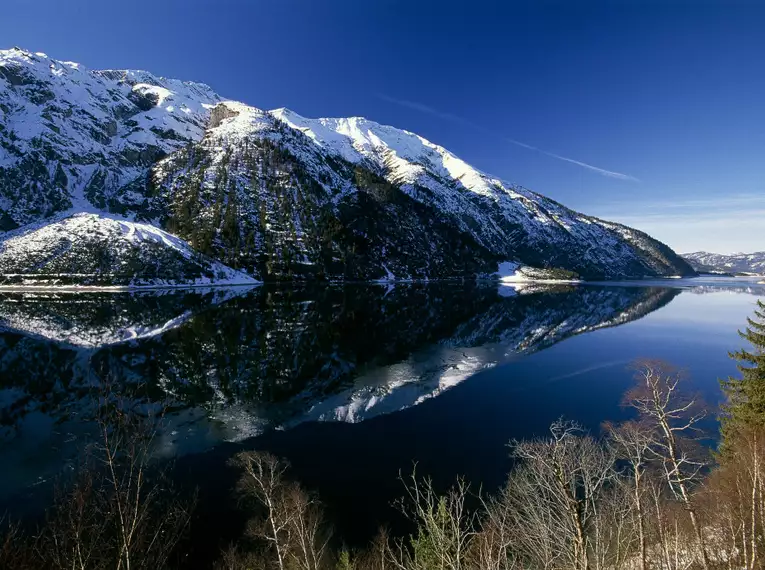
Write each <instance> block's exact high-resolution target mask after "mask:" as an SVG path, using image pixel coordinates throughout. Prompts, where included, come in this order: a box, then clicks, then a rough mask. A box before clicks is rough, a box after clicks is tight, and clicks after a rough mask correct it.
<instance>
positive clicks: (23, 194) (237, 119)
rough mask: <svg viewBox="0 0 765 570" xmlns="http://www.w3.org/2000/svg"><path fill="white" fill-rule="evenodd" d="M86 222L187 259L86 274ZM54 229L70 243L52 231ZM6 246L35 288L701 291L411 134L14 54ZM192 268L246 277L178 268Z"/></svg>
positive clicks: (2, 65)
mask: <svg viewBox="0 0 765 570" xmlns="http://www.w3.org/2000/svg"><path fill="white" fill-rule="evenodd" d="M83 212H87V213H90V214H96V216H93V217H90V218H88V231H89V232H90V236H91V237H90V238H89V239H90V240H91V241H90V242H89V243H92V242H93V240H95V241H99V240H100V238H99V237H98V236H112V238H113V237H114V236H115V235H116V234H114V231H113V230H114V229H115V224H119V223H122V222H121V220H124V221H126V222H127V221H130V222H135V223H142V224H144V226H154V227H155V228H156V232H155V234H154V235H166V234H167V233H169V234H171V237H173V238H177V241H173V240H172V239H167V240H166V239H150V240H140V241H133V242H131V246H130V247H122V246H124V245H125V243H126V242H125V240H124V239H121V238H120V239H112V238H109V237H104V239H103V240H102V241H101V245H102V247H100V248H99V258H98V259H95V258H94V257H93V256H90V257H89V258H88V263H86V264H84V265H85V266H83V263H82V262H81V260H77V259H76V256H74V255H65V254H62V253H61V252H64V251H65V250H66V249H67V248H70V247H72V246H73V245H74V244H76V243H77V240H79V239H81V236H79V235H78V234H73V235H69V234H68V233H67V232H68V229H67V228H69V227H70V226H72V225H75V226H78V227H79V226H81V225H82V224H81V222H82V220H79V221H77V222H71V221H63V220H65V219H66V218H69V217H71V216H72V215H74V214H79V213H83ZM48 223H54V224H58V226H56V229H55V231H42V228H43V227H44V226H46V225H47V224H48ZM29 224H32V225H31V226H28V225H29ZM62 224H63V225H62ZM124 227H127V226H124ZM11 230H13V231H11ZM2 231H6V232H10V235H11V236H12V238H10V239H12V240H14V241H13V242H12V244H11V241H10V239H9V236H8V235H6V236H5V237H3V236H2V235H1V234H0V271H4V272H9V271H11V272H13V274H29V275H32V276H33V280H34V281H39V280H40V279H43V280H46V279H47V278H48V277H49V276H51V275H55V276H62V275H66V274H68V275H70V276H71V279H70V281H71V282H74V281H77V280H78V279H79V277H77V276H79V275H82V274H86V275H85V278H86V281H87V282H98V283H101V284H108V283H110V282H111V283H114V284H125V283H128V284H130V283H133V284H135V283H141V284H144V285H146V284H149V285H150V284H152V283H169V282H176V281H177V282H188V281H189V280H192V281H193V280H196V279H198V278H200V279H201V278H202V276H200V275H201V274H200V271H201V273H204V275H205V276H206V277H204V278H205V279H208V280H210V281H211V282H212V281H214V279H212V278H211V277H210V275H212V274H215V273H218V274H220V275H221V276H231V275H234V274H236V273H237V272H243V273H246V274H247V276H248V278H250V279H253V278H254V279H258V280H286V279H290V280H291V279H325V280H411V279H433V278H453V277H475V276H481V275H484V276H490V275H492V274H494V273H495V272H497V271H498V269H499V267H500V265H501V264H502V265H503V266H505V267H507V266H513V267H516V266H517V267H523V266H527V267H537V268H543V269H556V270H561V269H562V270H565V271H566V272H573V273H576V274H577V275H579V276H581V277H584V278H592V279H617V278H639V277H644V276H674V275H693V274H694V271H693V269H692V268H691V266H690V265H688V264H687V263H686V262H685V261H684V260H683V259H681V258H680V257H679V256H678V255H677V254H675V253H674V252H673V251H672V250H671V249H670V248H669V247H667V246H666V245H664V244H662V243H660V242H658V241H657V240H654V239H653V238H651V237H650V236H648V235H646V234H645V233H643V232H640V231H638V230H635V229H632V228H629V227H626V226H623V225H620V224H616V223H612V222H607V221H604V220H600V219H598V218H594V217H592V216H586V215H584V214H580V213H578V212H575V211H573V210H570V209H568V208H566V207H565V206H562V205H561V204H559V203H557V202H555V201H553V200H551V199H549V198H546V197H544V196H542V195H540V194H537V193H535V192H531V191H529V190H526V189H524V188H522V187H519V186H516V185H513V184H509V183H507V182H504V181H502V180H499V179H497V178H494V177H491V176H489V175H487V174H485V173H483V172H480V171H479V170H477V169H475V168H473V167H472V166H470V165H469V164H467V163H466V162H464V161H463V160H461V159H459V158H458V157H457V156H455V155H454V154H452V153H450V152H449V151H447V150H446V149H444V148H443V147H440V146H438V145H436V144H434V143H431V142H430V141H428V140H426V139H424V138H422V137H420V136H418V135H416V134H414V133H411V132H409V131H405V130H401V129H396V128H393V127H388V126H384V125H380V124H378V123H375V122H373V121H369V120H367V119H363V118H360V117H351V118H340V119H307V118H304V117H301V116H300V115H298V114H296V113H294V112H292V111H289V110H287V109H277V110H274V111H262V110H260V109H256V108H254V107H250V106H247V105H245V104H242V103H237V102H233V101H227V100H224V98H223V97H221V96H219V95H218V94H216V93H215V92H214V91H213V90H212V89H211V88H210V87H208V86H207V85H203V84H200V83H192V82H186V81H179V80H175V79H166V78H162V77H157V76H155V75H153V74H151V73H148V72H145V71H133V70H107V71H91V70H88V69H86V68H84V67H83V66H81V65H79V64H77V63H72V62H64V61H58V60H54V59H51V58H49V57H48V56H46V55H45V54H41V53H31V52H28V51H25V50H22V49H18V48H14V49H11V50H5V51H0V232H2ZM160 232H166V233H165V234H160ZM147 235H148V234H147ZM45 236H49V237H51V239H52V240H53V241H51V242H50V243H41V241H40V240H41V239H43V237H45ZM181 240H183V241H185V242H186V243H185V244H183V245H179V244H180V242H181ZM11 245H12V246H13V247H11ZM136 248H138V249H144V248H145V249H147V251H146V252H145V253H141V254H137V252H136ZM164 248H170V249H171V250H172V251H168V252H161V251H160V250H162V249H164ZM179 248H180V249H179ZM181 250H183V251H193V252H195V255H201V256H203V257H204V258H205V259H209V260H212V261H214V262H216V263H219V264H225V265H227V266H229V268H230V269H225V270H224V269H221V267H219V266H218V267H217V268H216V269H215V270H214V271H210V270H209V267H208V269H206V270H200V269H199V267H196V268H190V266H189V265H188V264H186V263H171V264H165V263H164V262H163V260H164V259H165V258H177V253H178V251H181ZM19 251H25V252H27V253H28V255H25V256H24V257H23V258H22V257H19V255H18V252H19ZM150 258H152V259H153V260H150ZM135 259H141V260H142V262H141V263H140V264H136V263H135V262H134V261H135ZM199 259H201V258H199ZM205 263H207V262H205ZM144 267H145V268H147V269H146V270H144V269H143V268H144ZM125 268H131V269H130V270H131V271H133V272H134V273H133V274H132V275H130V274H127V273H126V270H125ZM157 268H163V270H162V271H161V272H160V273H157V271H156V270H157ZM566 272H564V273H560V272H555V273H553V275H558V276H560V275H568V276H571V273H566ZM57 278H58V277H57Z"/></svg>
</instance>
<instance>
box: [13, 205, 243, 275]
mask: <svg viewBox="0 0 765 570" xmlns="http://www.w3.org/2000/svg"><path fill="white" fill-rule="evenodd" d="M0 283H2V284H4V285H38V286H49V285H73V284H74V285H91V286H120V287H146V286H149V287H150V286H159V285H181V284H183V285H205V284H233V283H242V284H244V283H255V280H254V279H253V278H252V277H250V276H249V275H246V274H244V273H242V272H239V271H235V270H233V269H231V268H230V267H227V266H225V265H223V264H222V263H220V262H217V261H215V260H212V259H209V258H207V257H205V256H203V255H200V254H199V253H197V252H196V251H194V250H193V249H192V248H191V247H190V246H189V245H188V244H187V243H186V242H184V241H183V240H181V239H179V238H177V237H175V236H173V235H170V234H168V233H167V232H164V231H162V230H159V229H157V228H155V227H153V226H150V225H147V224H141V223H135V222H130V221H127V220H124V219H119V218H116V217H107V216H104V215H99V214H77V215H75V216H71V217H68V218H64V219H62V220H59V221H57V222H53V223H49V224H41V225H40V226H39V227H34V226H32V227H29V226H27V227H25V228H24V230H23V231H22V230H17V231H15V232H9V233H8V234H6V236H5V237H4V238H2V239H1V240H0Z"/></svg>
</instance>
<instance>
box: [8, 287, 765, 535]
mask: <svg viewBox="0 0 765 570" xmlns="http://www.w3.org/2000/svg"><path fill="white" fill-rule="evenodd" d="M763 295H765V286H762V285H757V284H756V280H745V279H735V280H734V279H721V278H716V279H706V280H701V279H697V280H678V281H662V282H656V283H640V284H637V285H636V284H619V285H613V284H609V285H608V286H598V285H587V286H558V287H554V288H549V287H545V288H541V287H530V288H526V289H522V290H520V291H516V290H515V289H512V288H509V287H497V286H496V285H478V284H463V283H459V284H457V283H439V284H409V285H397V286H395V287H393V286H387V285H346V286H332V287H323V288H294V287H291V288H285V287H270V286H263V287H259V288H255V289H242V288H239V289H231V290H224V289H215V290H207V291H205V290H192V291H164V292H161V293H160V292H144V293H140V294H135V293H109V294H106V293H79V294H65V293H58V294H52V293H10V292H9V293H2V294H0V461H2V465H3V469H2V471H1V472H0V509H6V508H7V509H10V510H11V511H12V512H18V513H21V514H23V513H25V512H26V511H30V510H33V509H34V507H35V506H39V504H42V503H44V501H45V498H44V497H46V496H47V495H46V489H47V488H49V486H50V481H52V480H54V479H55V477H56V475H57V474H59V473H61V472H62V470H64V469H65V467H66V465H67V462H68V461H69V460H70V459H71V458H73V457H74V456H75V455H76V452H77V448H78V446H79V445H80V444H81V443H82V442H83V441H86V440H87V439H88V437H89V433H90V430H91V427H92V426H91V424H90V422H89V419H88V418H89V414H90V412H91V410H92V401H93V394H94V393H96V392H98V391H99V389H100V387H101V386H102V385H103V384H104V383H109V385H110V386H111V390H112V392H115V393H119V394H121V395H123V396H126V397H127V398H129V399H130V400H131V401H133V402H135V405H136V407H138V408H140V409H148V408H158V407H160V406H167V405H169V406H170V407H171V409H172V412H171V413H170V414H168V416H167V420H166V422H165V425H164V426H163V428H162V431H161V433H160V434H159V437H158V444H157V454H158V455H159V456H161V457H174V458H176V461H175V472H176V475H177V477H178V480H179V481H180V482H182V484H184V485H189V486H199V487H200V498H201V500H200V509H199V520H198V521H197V524H196V526H195V528H197V531H196V532H197V533H199V534H200V536H201V535H205V536H210V535H213V536H216V537H217V538H216V540H221V541H225V540H226V539H227V538H229V537H234V536H235V535H236V532H237V531H238V525H239V523H240V522H241V521H239V519H237V517H236V516H235V515H232V514H231V509H232V504H231V501H230V499H229V496H230V488H231V485H232V484H233V481H234V478H235V473H233V472H232V471H231V470H230V469H228V468H227V467H226V466H225V463H226V459H227V458H228V457H230V455H231V454H232V453H235V452H236V451H238V450H240V449H243V448H246V449H268V450H270V451H272V452H274V453H276V454H279V455H282V456H285V457H287V458H288V459H289V460H290V461H291V462H292V464H293V467H294V473H295V474H296V475H297V476H298V477H299V479H300V480H301V481H302V482H303V483H304V484H306V485H307V486H309V487H311V488H313V489H316V490H317V491H318V492H319V493H320V495H321V497H322V498H323V499H324V501H325V502H326V503H327V504H328V505H329V506H330V509H331V514H332V516H333V517H334V519H335V521H336V522H337V525H338V527H339V530H340V532H341V533H342V534H343V535H344V536H346V537H347V540H349V541H351V542H361V541H364V540H366V539H367V538H368V537H369V535H370V534H371V533H373V532H374V530H375V529H376V527H377V525H378V524H380V523H382V522H385V521H389V520H391V517H392V516H393V514H392V510H391V508H390V502H391V500H393V499H394V498H395V497H397V496H398V495H399V494H400V490H401V488H400V485H399V483H398V482H397V481H396V477H397V475H398V472H399V470H400V469H403V470H408V469H410V468H411V465H412V462H413V461H415V460H416V461H418V465H419V466H418V470H419V471H420V472H421V473H427V474H430V475H432V476H433V477H434V478H435V481H436V484H437V485H440V486H446V485H448V484H449V483H451V482H452V481H453V480H454V479H455V477H456V476H457V475H464V476H465V477H466V478H467V479H468V480H470V481H471V482H473V483H474V484H476V485H478V484H481V485H484V486H485V487H486V488H495V487H496V486H498V485H499V484H501V482H502V480H503V478H504V475H505V473H506V472H507V470H508V468H509V466H510V463H509V460H508V456H507V448H506V444H507V442H508V441H509V440H510V439H512V438H522V437H529V436H533V435H540V434H543V433H545V431H546V429H547V426H548V425H549V424H550V423H551V422H552V421H553V420H555V419H556V418H558V417H560V416H562V415H563V416H566V417H567V418H570V419H574V420H577V421H579V422H581V423H582V424H584V425H585V426H587V427H588V428H590V429H592V430H593V431H597V430H598V429H599V426H600V424H601V422H603V421H604V420H617V419H620V418H622V417H624V415H625V414H626V412H625V411H624V410H622V409H621V408H620V406H619V401H620V398H621V395H622V394H623V392H624V391H625V390H626V389H627V388H628V387H629V385H630V382H631V373H630V372H629V370H628V369H627V365H628V364H629V363H630V362H631V361H632V360H634V359H636V358H639V357H651V358H661V359H666V360H668V361H670V362H672V363H674V364H675V365H677V366H680V367H684V368H687V369H688V370H689V372H690V374H691V381H690V384H691V387H692V388H693V389H695V390H698V391H700V392H702V393H703V394H704V395H705V397H706V398H707V400H709V401H710V402H712V403H716V402H717V400H718V399H719V389H718V383H717V379H718V378H719V377H723V376H726V375H728V374H732V373H734V372H735V367H734V365H733V363H732V362H731V361H730V360H729V359H728V357H727V351H729V350H734V349H737V348H739V347H740V345H741V340H740V338H739V337H738V335H737V334H736V330H737V329H738V328H741V327H742V326H743V325H744V324H745V319H746V317H747V316H748V315H750V313H751V311H752V308H753V305H754V303H755V301H756V299H757V298H758V296H763ZM710 427H711V428H712V429H714V426H713V425H710Z"/></svg>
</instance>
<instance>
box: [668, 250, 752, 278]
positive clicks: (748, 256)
mask: <svg viewBox="0 0 765 570" xmlns="http://www.w3.org/2000/svg"><path fill="white" fill-rule="evenodd" d="M683 258H685V259H686V260H687V261H688V262H689V263H690V264H691V266H693V268H694V269H695V270H696V271H713V272H722V273H756V274H760V275H765V251H759V252H755V253H734V254H732V255H724V254H719V253H709V252H706V251H697V252H694V253H684V254H683Z"/></svg>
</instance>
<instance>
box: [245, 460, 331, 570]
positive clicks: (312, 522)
mask: <svg viewBox="0 0 765 570" xmlns="http://www.w3.org/2000/svg"><path fill="white" fill-rule="evenodd" d="M232 463H233V464H234V465H235V466H237V467H240V468H241V469H242V470H243V473H242V476H241V478H240V480H239V485H238V488H239V491H240V492H241V493H242V494H243V495H244V496H245V497H248V498H251V499H255V500H256V501H257V503H258V504H259V505H260V506H262V507H263V508H264V510H265V517H264V518H262V519H261V518H257V517H256V518H254V519H252V520H251V521H250V522H249V524H248V533H249V534H250V535H251V536H253V537H255V538H259V539H262V540H265V541H266V543H267V544H269V545H270V547H271V549H272V551H273V554H274V558H275V564H276V567H277V568H279V569H280V570H283V569H286V568H297V569H300V570H319V569H320V568H321V567H322V566H323V565H324V563H325V561H326V558H327V556H328V544H329V540H330V537H331V530H330V527H329V526H328V525H327V524H326V522H325V520H324V514H323V510H322V508H321V505H320V503H319V502H318V500H317V499H316V497H314V496H313V495H311V494H309V493H307V492H306V491H304V490H303V489H302V488H301V487H300V486H299V485H297V484H296V483H293V482H291V481H289V480H288V479H287V476H286V473H287V470H288V469H289V464H288V463H287V462H286V461H284V460H281V459H279V458H277V457H275V456H273V455H271V454H270V453H263V452H242V453H240V454H238V455H237V456H236V457H235V458H234V460H233V462H232Z"/></svg>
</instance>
